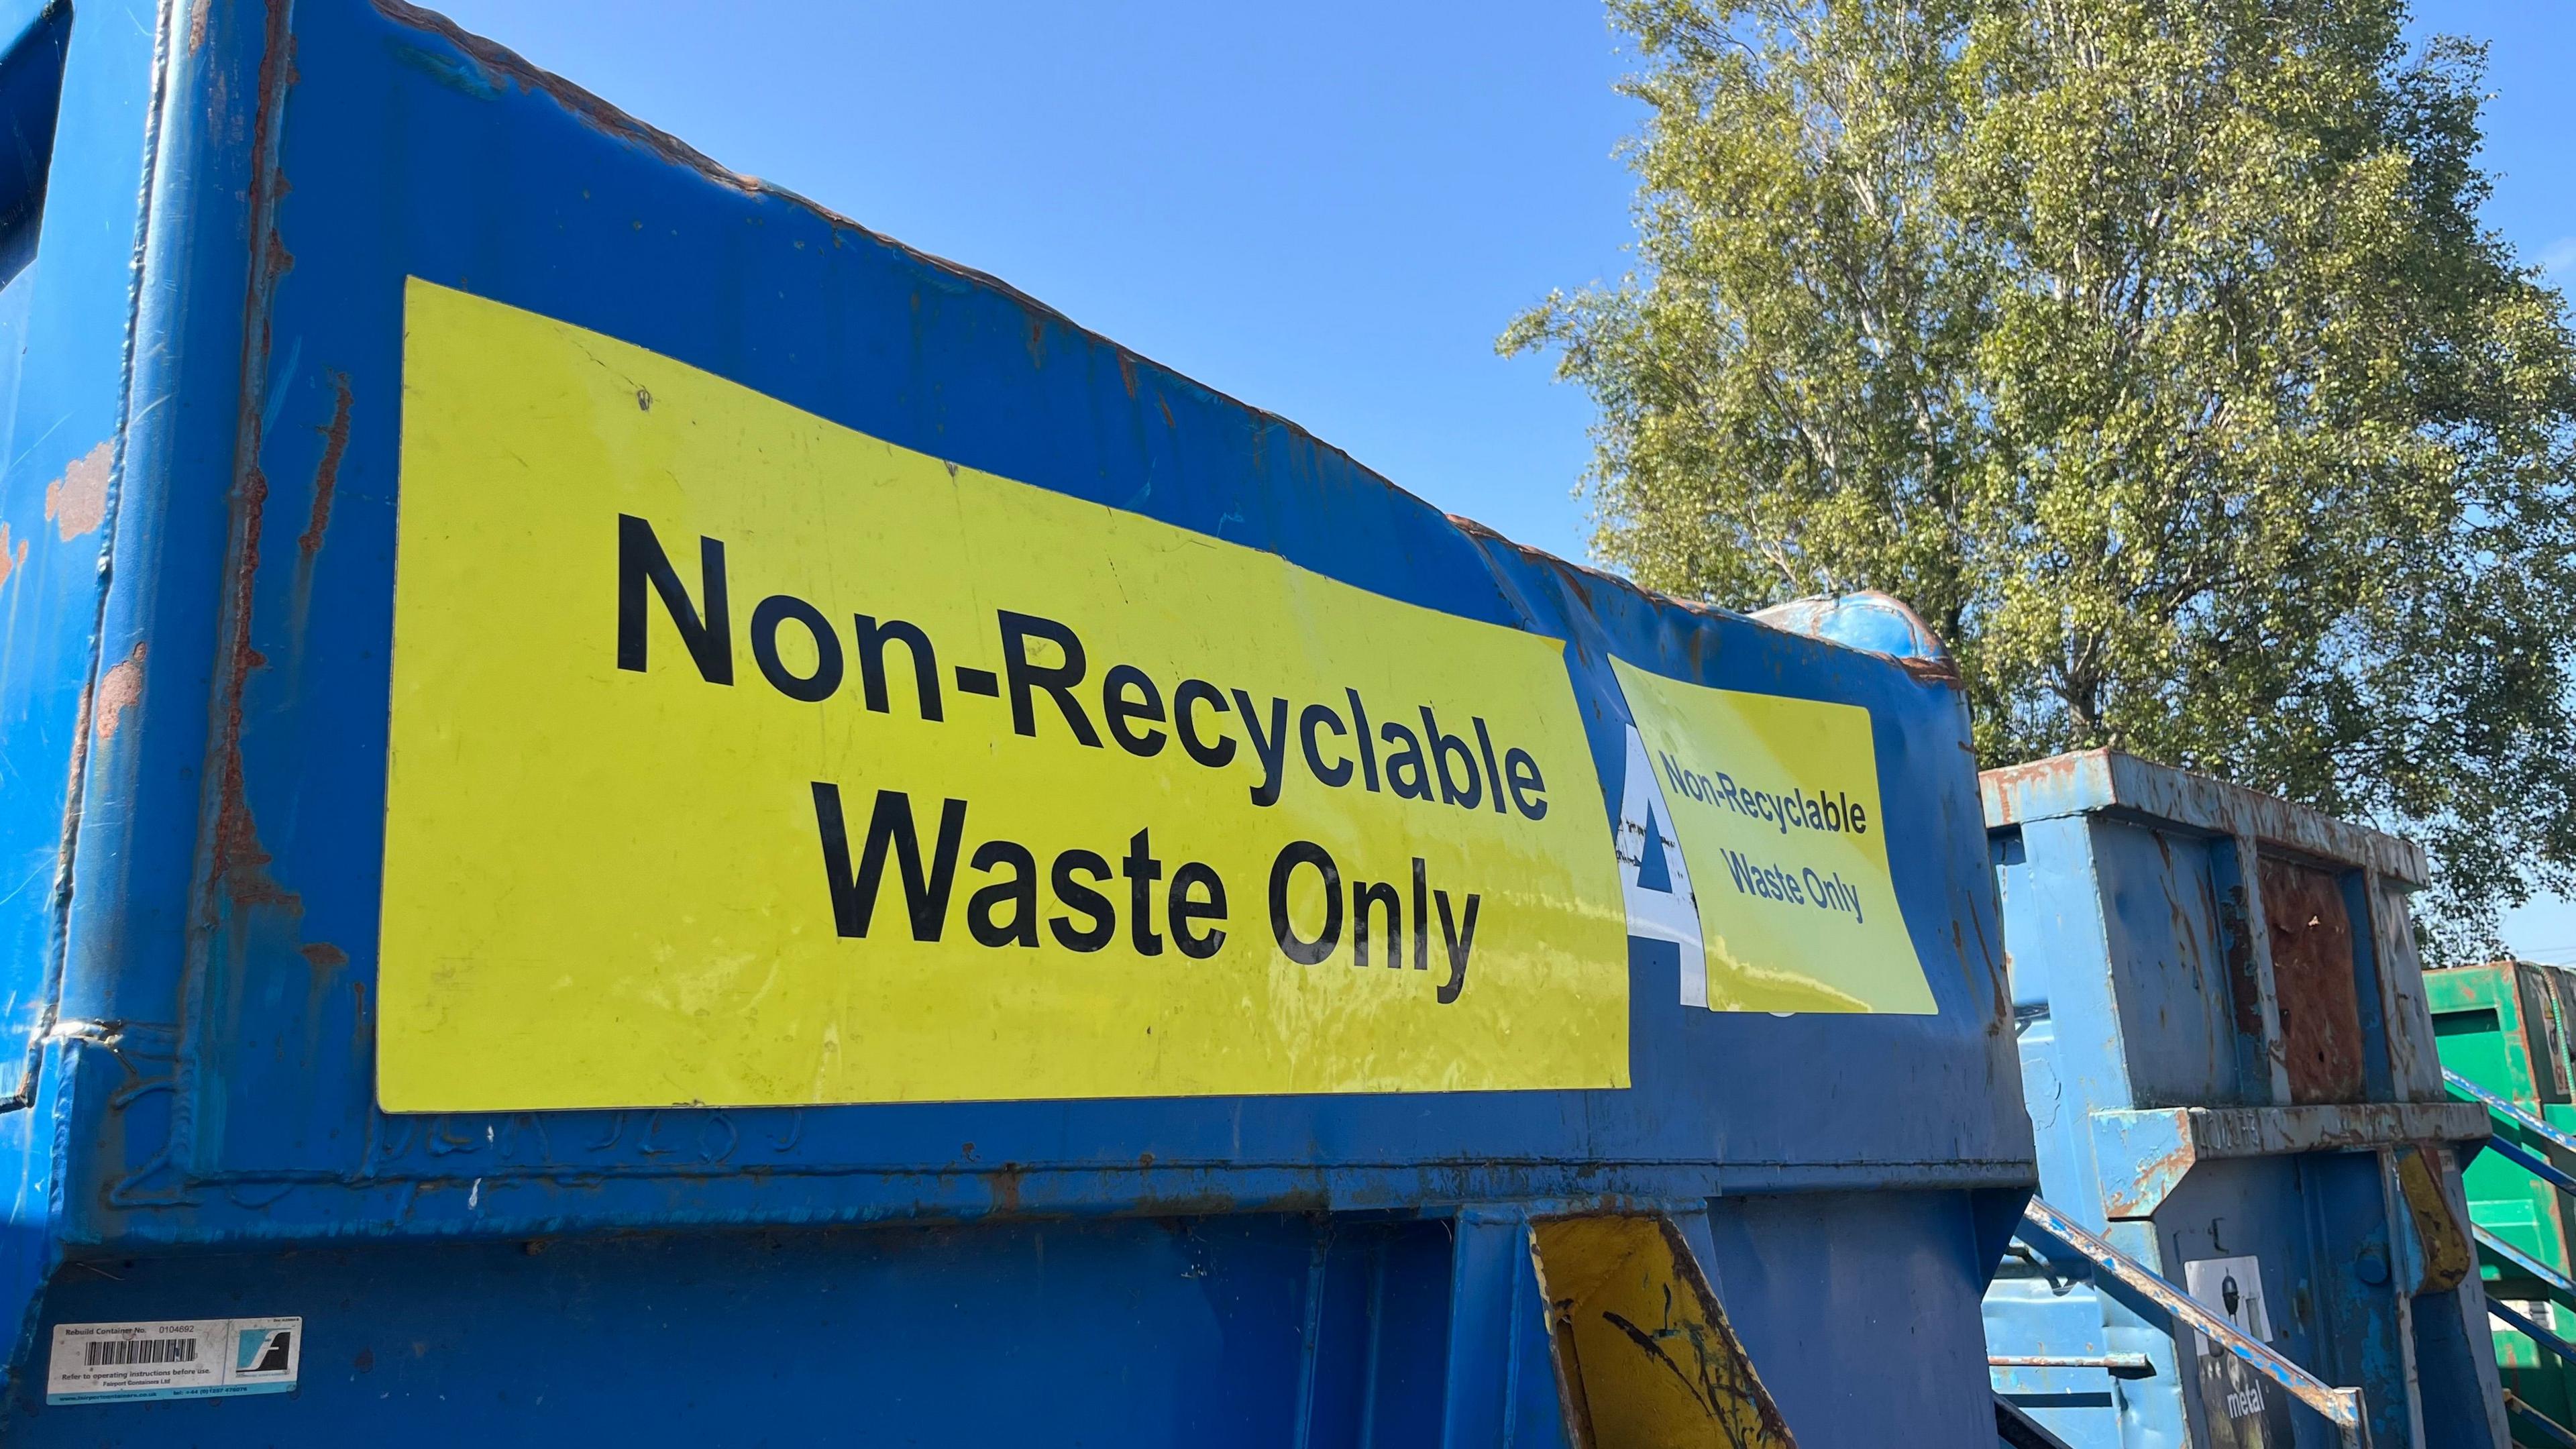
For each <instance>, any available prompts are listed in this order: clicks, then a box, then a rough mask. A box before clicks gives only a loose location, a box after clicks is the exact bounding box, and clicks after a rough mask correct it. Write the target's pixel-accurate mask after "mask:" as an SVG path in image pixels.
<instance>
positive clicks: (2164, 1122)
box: [2092, 1102, 2491, 1218]
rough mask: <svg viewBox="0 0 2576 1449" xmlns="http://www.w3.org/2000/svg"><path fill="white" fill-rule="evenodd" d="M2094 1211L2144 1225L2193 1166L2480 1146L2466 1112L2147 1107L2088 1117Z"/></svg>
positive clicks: (2480, 1127) (2477, 1123)
mask: <svg viewBox="0 0 2576 1449" xmlns="http://www.w3.org/2000/svg"><path fill="white" fill-rule="evenodd" d="M2092 1128H2093V1140H2094V1156H2095V1161H2096V1162H2097V1163H2098V1164H2099V1171H2100V1173H2101V1178H2102V1204H2103V1211H2104V1212H2105V1213H2106V1214H2107V1215H2108V1216H2110V1217H2114V1218H2143V1217H2150V1216H2153V1215H2154V1213H2155V1212H2156V1210H2157V1209H2158V1208H2160V1207H2162V1206H2163V1205H2164V1201H2165V1199H2166V1198H2168V1197H2170V1196H2172V1194H2173V1191H2174V1189H2176V1188H2177V1187H2180V1186H2181V1185H2182V1180H2183V1179H2184V1178H2185V1177H2187V1176H2189V1175H2190V1173H2191V1170H2192V1169H2193V1168H2194V1167H2196V1166H2198V1165H2199V1164H2201V1163H2203V1162H2222V1161H2227V1160H2229V1159H2234V1158H2246V1157H2279V1156H2288V1155H2293V1154H2297V1153H2303V1152H2357V1151H2368V1150H2372V1149H2376V1148H2381V1147H2399V1146H2404V1145H2407V1144H2410V1143H2421V1142H2484V1141H2486V1140H2487V1137H2488V1135H2489V1132H2490V1130H2491V1129H2490V1127H2489V1125H2488V1122H2487V1114H2486V1109H2485V1108H2484V1107H2481V1106H2479V1105H2478V1104H2476V1103H2474V1102H2356V1103H2350V1104H2335V1103H2328V1104H2320V1105H2314V1106H2305V1107H2150V1108H2144V1109H2136V1110H2123V1111H2097V1112H2095V1113H2093V1114H2092Z"/></svg>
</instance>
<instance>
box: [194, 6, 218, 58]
mask: <svg viewBox="0 0 2576 1449" xmlns="http://www.w3.org/2000/svg"><path fill="white" fill-rule="evenodd" d="M214 3H215V0H197V3H195V4H193V5H191V6H189V7H188V53H189V54H190V55H195V54H196V53H197V52H198V50H199V49H201V48H203V47H204V45H205V43H206V12H208V11H209V10H211V9H213V8H214Z"/></svg>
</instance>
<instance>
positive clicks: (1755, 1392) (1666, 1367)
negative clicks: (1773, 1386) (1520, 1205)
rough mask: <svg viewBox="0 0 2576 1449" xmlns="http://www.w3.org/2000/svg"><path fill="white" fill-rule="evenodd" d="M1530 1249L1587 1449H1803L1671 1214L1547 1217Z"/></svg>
mask: <svg viewBox="0 0 2576 1449" xmlns="http://www.w3.org/2000/svg"><path fill="white" fill-rule="evenodd" d="M1531 1247H1532V1249H1533V1255H1534V1257H1535V1258H1536V1259H1537V1264H1538V1274H1539V1284H1540V1291H1541V1292H1543V1293H1544V1294H1545V1295H1546V1296H1547V1304H1548V1332H1549V1342H1550V1345H1551V1347H1552V1349H1553V1351H1554V1353H1555V1356H1556V1365H1557V1389H1558V1395H1559V1399H1560V1402H1562V1403H1563V1404H1564V1405H1565V1406H1566V1409H1567V1418H1568V1420H1569V1421H1570V1422H1569V1423H1568V1425H1567V1429H1568V1437H1569V1438H1570V1439H1572V1440H1573V1441H1574V1443H1575V1444H1576V1446H1577V1449H1715V1446H1724V1449H1797V1440H1796V1439H1795V1437H1794V1436H1792V1435H1791V1434H1790V1432H1789V1427H1788V1424H1787V1422H1786V1421H1785V1420H1783V1419H1782V1418H1781V1417H1780V1410H1779V1407H1778V1406H1777V1405H1775V1404H1773V1403H1772V1401H1771V1392H1770V1390H1768V1389H1766V1388H1764V1387H1763V1384H1762V1376H1761V1375H1760V1374H1758V1373H1756V1372H1755V1371H1754V1368H1753V1360H1752V1359H1750V1358H1748V1357H1746V1355H1745V1352H1744V1345H1743V1344H1742V1343H1740V1342H1738V1341H1737V1339H1736V1337H1735V1330H1734V1328H1733V1327H1732V1326H1731V1325H1729V1324H1728V1323H1727V1321H1726V1312H1725V1310H1724V1309H1723V1308H1721V1307H1719V1305H1718V1302H1717V1295H1716V1294H1714V1293H1712V1292H1711V1291H1710V1290H1709V1286H1708V1276H1707V1274H1706V1273H1704V1272H1703V1271H1702V1270H1701V1268H1700V1265H1699V1263H1698V1261H1697V1260H1696V1259H1694V1258H1693V1257H1692V1256H1691V1252H1690V1248H1689V1246H1688V1245H1687V1244H1686V1243H1684V1242H1683V1241H1682V1238H1681V1234H1680V1233H1679V1232H1677V1231H1675V1230H1674V1228H1673V1226H1672V1224H1671V1223H1670V1222H1668V1221H1666V1220H1665V1219H1663V1218H1660V1217H1633V1216H1604V1217H1582V1218H1549V1219H1542V1220H1541V1221H1539V1222H1536V1223H1533V1224H1532V1225H1531Z"/></svg>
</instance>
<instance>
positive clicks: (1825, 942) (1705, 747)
mask: <svg viewBox="0 0 2576 1449" xmlns="http://www.w3.org/2000/svg"><path fill="white" fill-rule="evenodd" d="M1611 666H1612V668H1613V669H1614V670H1616V671H1617V673H1618V676H1619V688H1620V691H1621V692H1622V693H1623V694H1625V695H1626V696H1627V700H1628V709H1629V712H1630V714H1631V715H1632V716H1633V717H1634V718H1635V720H1636V723H1637V733H1638V735H1639V736H1640V737H1641V739H1642V740H1643V742H1644V745H1645V750H1646V755H1647V757H1648V760H1649V762H1650V764H1651V766H1652V768H1653V770H1654V773H1655V782H1656V784H1657V785H1659V786H1660V787H1661V789H1662V792H1663V799H1664V802H1665V805H1666V808H1667V809H1668V810H1669V811H1670V812H1671V824H1672V830H1673V835H1674V838H1675V839H1677V840H1679V841H1680V843H1681V851H1682V862H1683V865H1684V867H1685V869H1686V873H1687V875H1688V877H1689V881H1690V889H1691V891H1692V892H1693V894H1695V895H1696V896H1697V897H1698V901H1699V924H1700V937H1701V940H1702V942H1703V944H1704V949H1705V953H1706V955H1707V960H1708V966H1707V969H1708V990H1707V1000H1708V1004H1709V1006H1710V1007H1712V1008H1714V1009H1716V1010H1719V1011H1885V1012H1896V1013H1903V1014H1913V1015H1930V1014H1932V1013H1933V1012H1934V1011H1935V1010H1937V1008H1936V1007H1935V1006H1934V1004H1933V1001H1932V989H1931V986H1930V984H1929V983H1927V982H1926V981H1925V980H1924V977H1923V963H1922V960H1921V959H1920V958H1919V957H1918V956H1916V955H1915V952H1914V937H1913V936H1912V934H1911V933H1909V932H1908V931H1907V930H1906V929H1905V918H1904V916H1903V914H1902V913H1901V912H1900V911H1899V910H1898V908H1897V904H1896V882H1895V879H1894V878H1893V877H1892V876H1891V875H1890V874H1889V872H1888V868H1887V836H1886V829H1885V828H1886V821H1885V819H1884V818H1883V817H1882V815H1881V814H1880V811H1879V804H1878V755H1877V751H1876V749H1875V747H1874V744H1873V742H1872V739H1871V736H1870V726H1869V711H1868V710H1866V709H1862V708H1860V707H1859V706H1857V705H1849V704H1826V703H1822V702H1819V701H1816V700H1808V699H1788V698H1784V697H1782V696H1779V695H1772V694H1747V693H1743V692H1741V691H1737V690H1731V689H1710V688H1707V687H1705V686H1702V685H1697V684H1684V683H1681V682H1680V681H1678V680H1672V679H1666V678H1664V677H1663V676H1662V675H1660V674H1653V673H1649V672H1648V671H1646V670H1643V669H1638V668H1635V667H1632V666H1631V665H1629V664H1627V663H1626V662H1624V661H1621V660H1616V659H1614V660H1612V661H1611ZM1632 768H1633V766H1632ZM1650 848H1654V849H1661V845H1660V843H1656V842H1650Z"/></svg>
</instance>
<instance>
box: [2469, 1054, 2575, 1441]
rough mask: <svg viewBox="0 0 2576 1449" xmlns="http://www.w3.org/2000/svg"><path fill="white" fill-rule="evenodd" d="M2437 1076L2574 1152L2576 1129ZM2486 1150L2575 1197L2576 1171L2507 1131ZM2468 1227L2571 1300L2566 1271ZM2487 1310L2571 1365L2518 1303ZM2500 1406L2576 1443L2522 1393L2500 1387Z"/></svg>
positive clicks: (2571, 1354)
mask: <svg viewBox="0 0 2576 1449" xmlns="http://www.w3.org/2000/svg"><path fill="white" fill-rule="evenodd" d="M2442 1081H2443V1083H2444V1084H2445V1085H2447V1086H2449V1087H2450V1089H2451V1090H2452V1091H2454V1092H2457V1093H2459V1094H2460V1095H2461V1096H2463V1097H2466V1098H2468V1099H2469V1100H2470V1101H2473V1102H2477V1103H2480V1104H2481V1105H2483V1106H2484V1107H2485V1108H2486V1109H2487V1111H2488V1113H2489V1114H2491V1115H2493V1116H2495V1117H2499V1118H2501V1119H2503V1120H2504V1121H2505V1122H2506V1123H2508V1124H2510V1125H2512V1126H2515V1127H2519V1128H2521V1129H2522V1130H2523V1131H2525V1132H2528V1133H2530V1134H2531V1135H2532V1136H2534V1137H2537V1138H2539V1139H2540V1140H2541V1141H2543V1142H2547V1143H2549V1144H2551V1145H2553V1146H2555V1147H2558V1148H2560V1149H2561V1150H2563V1151H2566V1152H2571V1153H2576V1133H2570V1132H2567V1131H2566V1130H2564V1129H2562V1128H2559V1127H2555V1126H2552V1125H2551V1124H2550V1123H2548V1122H2547V1121H2544V1120H2543V1119H2542V1118H2541V1117H2539V1116H2538V1115H2537V1114H2535V1113H2532V1112H2529V1111H2526V1110H2524V1109H2523V1108H2522V1107H2521V1106H2519V1105H2517V1104H2515V1103H2513V1102H2510V1101H2507V1100H2506V1099H2504V1098H2502V1097H2499V1096H2497V1095H2496V1094H2495V1093H2493V1092H2490V1091H2488V1090H2487V1089H2486V1088H2484V1087H2481V1086H2479V1085H2478V1084H2477V1083H2475V1082H2472V1081H2470V1080H2469V1079H2468V1078H2466V1077H2464V1076H2461V1075H2460V1074H2459V1073H2457V1072H2454V1071H2451V1070H2449V1069H2447V1068H2446V1069H2444V1071H2443V1072H2442ZM2487 1150H2488V1151H2489V1152H2492V1153H2494V1154H2495V1155H2497V1156H2498V1157H2501V1158H2503V1159H2504V1160H2505V1161H2507V1162H2510V1163H2512V1164H2514V1165H2515V1166H2517V1167H2519V1168H2521V1169H2522V1170H2523V1171H2525V1172H2528V1173H2530V1174H2531V1175H2532V1176H2533V1177H2536V1178H2538V1179H2540V1180H2541V1181H2542V1182H2545V1183H2547V1184H2549V1185H2550V1186H2551V1187H2554V1188H2556V1189H2558V1190H2559V1191H2560V1192H2563V1193H2566V1194H2567V1195H2569V1196H2570V1197H2576V1176H2570V1175H2568V1174H2567V1173H2565V1172H2562V1171H2560V1170H2559V1169H2558V1166H2557V1164H2555V1163H2552V1162H2551V1161H2549V1160H2548V1159H2547V1158H2545V1157H2542V1156H2541V1155H2540V1154H2539V1153H2536V1152H2533V1151H2532V1150H2531V1149H2529V1148H2527V1147H2525V1146H2523V1145H2522V1144H2521V1143H2519V1142H2516V1141H2513V1140H2512V1139H2511V1138H2508V1137H2506V1136H2505V1135H2504V1134H2503V1133H2501V1132H2499V1133H2497V1134H2496V1135H2494V1136H2492V1137H2490V1138H2488V1139H2487ZM2471 1231H2472V1232H2473V1233H2475V1235H2476V1237H2477V1242H2478V1247H2479V1248H2480V1249H2481V1250H2482V1251H2484V1252H2485V1253H2486V1254H2487V1255H2488V1256H2490V1257H2492V1258H2494V1259H2496V1261H2497V1262H2499V1263H2501V1264H2503V1265H2504V1266H2505V1267H2508V1268H2511V1269H2512V1270H2513V1271H2514V1272H2517V1273H2520V1274H2522V1275H2523V1276H2524V1277H2526V1278H2530V1279H2532V1280H2533V1281H2535V1282H2538V1283H2540V1284H2542V1285H2543V1286H2545V1287H2546V1288H2548V1289H2549V1290H2550V1291H2551V1292H2552V1293H2555V1294H2557V1295H2558V1297H2559V1298H2560V1299H2561V1300H2562V1301H2564V1302H2566V1303H2568V1304H2569V1305H2570V1306H2576V1282H2571V1281H2570V1280H2569V1279H2568V1277H2567V1275H2566V1274H2564V1273H2561V1272H2559V1271H2558V1270H2557V1269H2555V1268H2552V1267H2550V1266H2549V1265H2548V1264H2546V1263H2543V1262H2541V1261H2540V1260H2539V1259H2537V1258H2534V1257H2532V1256H2531V1255H2530V1254H2529V1253H2526V1252H2524V1251H2522V1250H2521V1249H2520V1248H2517V1247H2515V1246H2514V1245H2513V1244H2511V1243H2508V1242H2506V1241H2505V1240H2504V1239H2503V1238H2500V1237H2498V1236H2496V1235H2495V1234H2494V1233H2491V1232H2488V1231H2487V1230H2486V1229H2484V1228H2481V1227H2476V1226H2475V1225H2474V1224H2472V1225H2471ZM2487 1314H2488V1316H2489V1317H2491V1318H2493V1319H2495V1320H2496V1321H2497V1322H2499V1323H2502V1324H2504V1325H2505V1326H2506V1327H2508V1328H2511V1329H2513V1330H2514V1331H2515V1332H2517V1333H2520V1334H2521V1335H2522V1336H2524V1337H2525V1338H2528V1339H2530V1340H2531V1341H2532V1342H2533V1343H2534V1344H2536V1345H2537V1346H2539V1348H2540V1349H2541V1350H2542V1351H2544V1352H2547V1353H2550V1354H2554V1355H2556V1356H2557V1357H2558V1358H2559V1359H2560V1360H2561V1361H2563V1362H2565V1363H2568V1364H2571V1365H2576V1343H2570V1342H2568V1341H2567V1340H2566V1339H2564V1338H2561V1337H2559V1336H2558V1335H2557V1334H2555V1333H2553V1332H2551V1331H2550V1330H2549V1329H2546V1328H2543V1327H2542V1326H2541V1325H2540V1322H2539V1320H2537V1319H2534V1318H2532V1317H2531V1316H2530V1315H2528V1314H2526V1313H2524V1312H2523V1311H2522V1310H2521V1309H2518V1308H2515V1307H2514V1306H2512V1305H2511V1304H2509V1303H2506V1302H2505V1301H2504V1300H2502V1299H2499V1298H2489V1299H2487ZM2504 1408H2505V1413H2506V1415H2507V1416H2509V1417H2510V1418H2511V1419H2512V1420H2513V1422H2514V1424H2515V1425H2516V1426H2517V1427H2518V1428H2520V1429H2522V1430H2525V1431H2527V1432H2528V1433H2529V1434H2531V1435H2532V1436H2534V1437H2536V1438H2538V1439H2540V1440H2541V1441H2543V1442H2545V1443H2548V1444H2555V1445H2562V1446H2564V1449H2576V1431H2571V1430H2569V1429H2568V1428H2567V1427H2566V1426H2565V1425H2563V1424H2560V1423H2559V1422H2558V1421H2557V1420H2555V1419H2552V1418H2550V1417H2549V1416H2548V1415H2546V1414H2544V1413H2542V1412H2540V1411H2539V1410H2538V1409H2535V1408H2533V1407H2532V1406H2531V1405H2529V1404H2527V1403H2525V1402H2523V1400H2522V1398H2521V1397H2520V1396H2519V1395H2517V1394H2515V1393H2514V1392H2513V1390H2511V1389H2507V1390H2505V1393H2504ZM2517 1437H2519V1436H2517Z"/></svg>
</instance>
